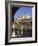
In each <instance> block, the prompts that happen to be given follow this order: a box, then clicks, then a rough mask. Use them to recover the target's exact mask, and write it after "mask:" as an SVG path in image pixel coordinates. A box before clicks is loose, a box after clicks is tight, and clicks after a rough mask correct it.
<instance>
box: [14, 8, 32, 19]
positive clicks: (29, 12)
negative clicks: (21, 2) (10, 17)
mask: <svg viewBox="0 0 38 46" xmlns="http://www.w3.org/2000/svg"><path fill="white" fill-rule="evenodd" d="M23 15H24V16H25V15H28V16H32V7H20V8H19V9H18V10H17V11H16V13H15V16H14V17H15V18H17V17H19V16H23Z"/></svg>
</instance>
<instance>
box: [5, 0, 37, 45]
mask: <svg viewBox="0 0 38 46" xmlns="http://www.w3.org/2000/svg"><path fill="white" fill-rule="evenodd" d="M34 42H37V3H36V2H20V1H10V2H6V34H5V44H6V45H8V44H19V43H34Z"/></svg>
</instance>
